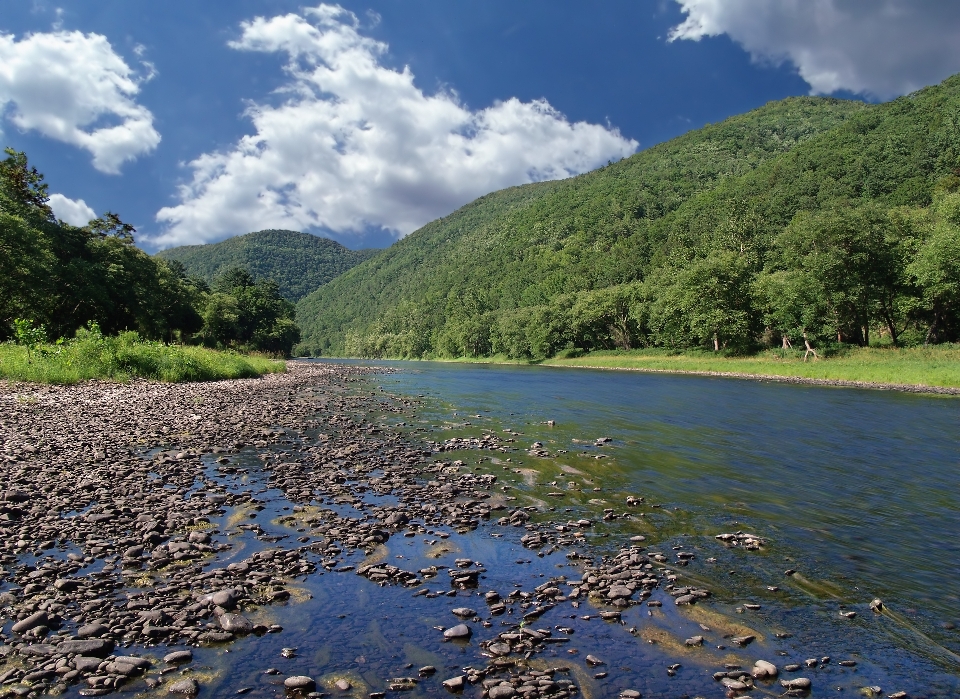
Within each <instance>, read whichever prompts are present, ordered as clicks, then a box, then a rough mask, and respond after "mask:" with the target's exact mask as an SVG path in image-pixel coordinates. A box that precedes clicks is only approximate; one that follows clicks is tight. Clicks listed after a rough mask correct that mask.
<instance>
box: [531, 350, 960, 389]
mask: <svg viewBox="0 0 960 699" xmlns="http://www.w3.org/2000/svg"><path fill="white" fill-rule="evenodd" d="M802 356H803V353H802V352H786V353H783V352H780V351H776V350H771V351H768V352H763V353H761V354H758V355H754V356H750V357H725V356H720V355H716V354H713V353H712V352H682V353H677V352H668V351H665V350H633V351H618V352H592V353H589V354H585V355H583V356H580V357H568V358H553V359H547V360H545V361H543V362H542V364H546V365H552V366H579V367H595V368H601V369H637V370H659V371H675V372H720V373H735V374H757V375H761V376H782V377H795V378H804V379H822V380H828V381H857V382H865V383H883V384H905V385H911V386H934V387H945V388H960V345H937V346H930V347H909V348H893V347H861V348H851V349H849V350H848V351H846V352H844V353H842V354H839V355H835V356H831V357H828V358H821V359H818V360H813V359H811V360H810V361H807V362H804V361H803V359H802Z"/></svg>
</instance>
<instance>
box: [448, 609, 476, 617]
mask: <svg viewBox="0 0 960 699" xmlns="http://www.w3.org/2000/svg"><path fill="white" fill-rule="evenodd" d="M451 611H452V612H453V613H454V615H455V616H459V617H463V618H465V619H466V618H469V617H474V616H476V615H477V610H475V609H470V607H457V608H456V609H452V610H451Z"/></svg>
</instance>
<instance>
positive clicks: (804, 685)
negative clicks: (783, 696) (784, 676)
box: [780, 677, 813, 689]
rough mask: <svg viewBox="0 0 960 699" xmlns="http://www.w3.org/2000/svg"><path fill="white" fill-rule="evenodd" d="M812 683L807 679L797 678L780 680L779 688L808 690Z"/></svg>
mask: <svg viewBox="0 0 960 699" xmlns="http://www.w3.org/2000/svg"><path fill="white" fill-rule="evenodd" d="M812 684H813V683H812V682H811V681H810V678H809V677H797V678H795V679H792V680H780V686H781V687H783V688H784V689H810V686H811V685H812Z"/></svg>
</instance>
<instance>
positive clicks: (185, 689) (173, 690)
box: [167, 678, 200, 697]
mask: <svg viewBox="0 0 960 699" xmlns="http://www.w3.org/2000/svg"><path fill="white" fill-rule="evenodd" d="M199 691H200V685H198V684H197V681H196V680H194V679H190V678H188V679H185V680H178V681H176V682H174V683H173V684H171V685H170V686H169V687H167V694H174V695H176V696H181V697H195V696H197V693H198V692H199Z"/></svg>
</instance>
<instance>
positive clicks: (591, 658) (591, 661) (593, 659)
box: [584, 655, 606, 665]
mask: <svg viewBox="0 0 960 699" xmlns="http://www.w3.org/2000/svg"><path fill="white" fill-rule="evenodd" d="M584 659H585V660H586V661H587V665H606V663H605V662H603V661H602V660H600V658H598V657H597V656H595V655H588V656H587V657H586V658H584Z"/></svg>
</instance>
